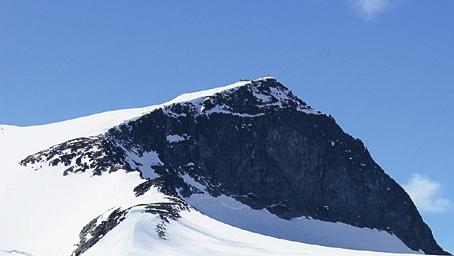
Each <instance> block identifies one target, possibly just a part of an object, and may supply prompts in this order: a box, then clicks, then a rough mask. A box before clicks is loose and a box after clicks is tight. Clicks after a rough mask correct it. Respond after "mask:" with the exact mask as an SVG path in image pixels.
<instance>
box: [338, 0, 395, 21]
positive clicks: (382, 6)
mask: <svg viewBox="0 0 454 256" xmlns="http://www.w3.org/2000/svg"><path fill="white" fill-rule="evenodd" d="M400 2H402V0H347V3H348V4H349V5H350V6H351V7H352V8H353V10H355V11H356V12H357V13H358V14H359V15H360V16H361V17H364V18H365V19H367V20H371V19H374V18H375V17H377V16H378V15H380V14H381V13H383V12H386V11H389V10H390V9H392V8H394V7H396V6H397V4H398V3H400Z"/></svg>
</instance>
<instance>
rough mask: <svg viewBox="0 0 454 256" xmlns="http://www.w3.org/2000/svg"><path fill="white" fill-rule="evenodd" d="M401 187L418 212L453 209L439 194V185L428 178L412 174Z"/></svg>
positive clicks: (447, 200)
mask: <svg viewBox="0 0 454 256" xmlns="http://www.w3.org/2000/svg"><path fill="white" fill-rule="evenodd" d="M403 187H404V189H405V190H406V191H407V193H408V194H409V195H410V197H411V199H412V200H413V202H414V203H415V204H416V206H417V207H418V209H419V210H420V211H425V212H431V213H437V212H445V211H447V210H450V209H451V208H452V207H453V203H452V202H451V201H450V200H449V199H448V198H445V197H443V196H442V195H441V194H440V189H441V187H442V185H441V183H439V182H437V181H434V180H432V179H430V178H429V177H423V176H421V175H420V174H418V173H416V174H413V176H412V178H411V179H410V180H409V181H408V183H407V184H405V185H403Z"/></svg>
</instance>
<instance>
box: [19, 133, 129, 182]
mask: <svg viewBox="0 0 454 256" xmlns="http://www.w3.org/2000/svg"><path fill="white" fill-rule="evenodd" d="M125 157H126V154H125V151H124V150H123V149H122V148H120V147H118V146H116V145H115V144H114V143H112V142H111V141H109V140H108V139H106V138H105V137H104V136H95V137H90V138H77V139H73V140H69V141H67V142H64V143H62V144H58V145H55V146H53V147H50V148H49V149H46V150H43V151H40V152H38V153H36V154H33V155H30V156H28V157H27V158H25V159H24V160H22V161H21V162H20V164H21V165H23V166H28V165H34V168H35V170H38V169H40V168H41V166H42V165H45V164H47V165H49V166H57V165H59V164H62V165H64V166H65V167H66V169H65V171H64V172H63V175H68V174H69V173H78V172H85V171H86V170H92V172H93V175H101V174H102V173H103V172H109V173H110V172H115V171H117V170H119V169H123V170H126V171H132V169H131V166H130V165H129V163H128V162H126V160H125Z"/></svg>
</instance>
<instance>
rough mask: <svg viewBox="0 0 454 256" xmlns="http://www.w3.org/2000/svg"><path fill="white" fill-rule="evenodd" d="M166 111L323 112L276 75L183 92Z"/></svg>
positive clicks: (253, 113) (238, 112) (209, 113)
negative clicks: (209, 88)
mask: <svg viewBox="0 0 454 256" xmlns="http://www.w3.org/2000/svg"><path fill="white" fill-rule="evenodd" d="M163 108H164V111H165V112H166V113H167V114H169V115H172V116H175V115H177V116H178V115H182V114H185V113H186V112H187V111H189V112H191V113H193V114H195V116H198V115H211V114H214V113H224V114H234V115H242V116H254V115H262V114H264V111H265V110H270V109H273V110H276V111H282V110H284V109H294V110H297V111H301V112H305V113H307V114H321V112H319V111H314V110H313V109H312V108H311V107H310V106H308V105H307V104H306V103H305V102H304V101H302V100H301V99H299V98H298V97H296V96H295V95H293V93H292V91H290V90H289V89H288V88H287V87H285V86H284V85H282V84H281V83H280V82H279V81H277V80H276V79H275V78H274V77H269V76H267V77H262V78H257V79H254V80H241V81H239V82H237V83H234V84H231V85H227V86H224V87H219V88H215V89H211V90H206V91H200V92H195V93H187V94H183V95H181V96H179V97H177V98H175V99H173V100H171V101H169V102H167V103H165V104H163Z"/></svg>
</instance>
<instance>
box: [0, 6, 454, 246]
mask: <svg viewBox="0 0 454 256" xmlns="http://www.w3.org/2000/svg"><path fill="white" fill-rule="evenodd" d="M453 13H454V1H410V0H394V1H393V0H342V1H328V0H301V1H296V0H290V1H271V0H261V1H258V0H255V1H252V0H250V1H239V0H233V1H208V0H207V1H173V0H170V1H96V2H93V1H27V2H25V1H13V0H5V1H2V3H1V4H0V124H9V125H20V126H29V125H39V124H46V123H51V122H57V121H63V120H67V119H72V118H76V117H80V116H85V115H90V114H94V113H99V112H104V111H109V110H116V109H124V108H135V107H145V106H149V105H156V104H160V103H164V102H167V101H169V100H171V99H172V98H175V97H177V96H178V95H180V94H183V93H188V92H194V91H200V90H207V89H211V88H215V87H220V86H225V85H228V84H232V83H235V82H237V81H239V80H241V79H255V78H258V77H264V76H272V77H276V79H277V80H279V81H280V82H282V83H283V84H284V85H285V86H287V87H288V88H289V89H291V90H292V91H293V93H294V94H295V95H296V96H298V97H299V98H301V99H302V100H304V101H305V102H307V103H308V104H309V105H310V106H312V107H313V108H314V109H316V110H321V111H322V112H324V113H327V114H331V115H333V116H334V118H335V119H336V120H337V122H338V123H339V124H340V125H341V127H342V128H343V129H344V130H345V131H346V132H348V133H349V134H351V135H352V136H354V137H358V138H360V139H361V140H363V142H364V143H365V145H366V146H367V147H368V149H369V151H370V152H371V154H372V157H373V158H374V159H375V160H376V161H377V162H378V164H379V165H380V166H382V167H383V169H384V170H385V171H386V172H387V173H389V174H390V175H391V177H393V178H394V179H396V180H397V181H398V182H399V183H400V184H401V185H405V187H406V188H408V189H407V191H420V192H421V191H422V192H424V193H423V194H422V195H421V194H418V195H414V196H415V197H416V198H415V201H416V203H417V205H418V208H419V209H420V211H421V213H422V216H423V218H424V219H425V220H426V222H428V224H429V226H430V227H431V228H432V230H433V232H434V235H435V237H436V239H437V241H438V242H439V243H440V244H441V246H442V247H443V248H444V249H446V250H449V251H450V252H454V236H453V235H452V229H453V227H454V220H453V218H452V214H453V213H454V206H453V203H452V202H453V201H454V197H453V195H454V188H453V187H454V186H451V184H453V183H454V169H453V167H452V166H454V147H453V145H454V135H453V131H454V123H453V118H452V116H454V71H453V70H454V48H453V45H454V33H453V31H454V15H453ZM427 188H431V189H427ZM440 200H441V201H440ZM437 202H438V203H437ZM440 202H441V203H440ZM443 202H446V203H443Z"/></svg>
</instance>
